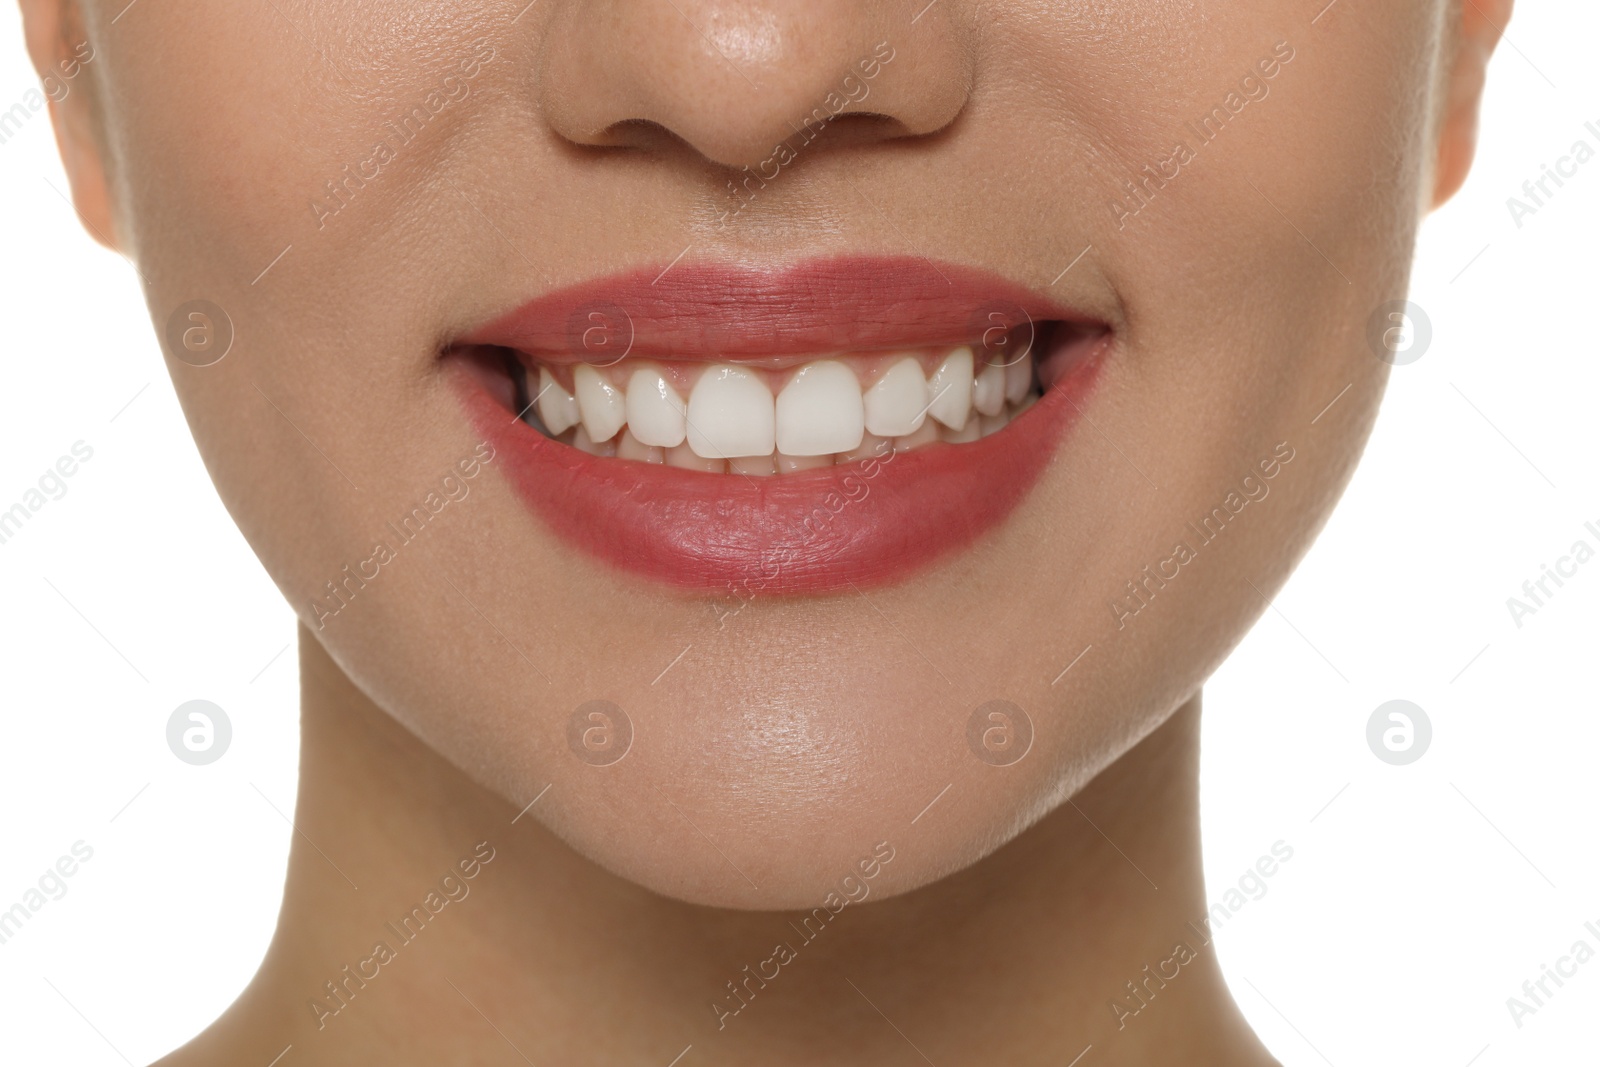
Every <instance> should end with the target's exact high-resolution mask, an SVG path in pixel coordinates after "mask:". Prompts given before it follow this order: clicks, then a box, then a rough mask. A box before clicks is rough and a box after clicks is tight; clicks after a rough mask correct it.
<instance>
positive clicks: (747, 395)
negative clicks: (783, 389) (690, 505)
mask: <svg viewBox="0 0 1600 1067" xmlns="http://www.w3.org/2000/svg"><path fill="white" fill-rule="evenodd" d="M687 421H688V424H689V427H688V442H689V447H690V448H692V449H693V450H694V453H695V455H697V456H704V457H705V458H707V459H729V458H732V457H735V456H767V455H771V454H772V451H773V448H774V446H775V445H776V443H777V412H776V409H775V407H774V405H773V401H772V390H771V389H768V388H767V383H766V382H764V381H762V380H761V378H760V377H759V376H757V375H756V374H755V373H753V372H751V371H748V370H746V369H745V368H743V367H733V366H728V365H726V364H724V365H721V366H716V367H712V368H710V369H709V370H707V371H705V372H704V373H703V374H701V375H700V380H699V381H698V382H696V383H695V385H694V389H693V390H691V391H690V393H689V411H688V415H687Z"/></svg>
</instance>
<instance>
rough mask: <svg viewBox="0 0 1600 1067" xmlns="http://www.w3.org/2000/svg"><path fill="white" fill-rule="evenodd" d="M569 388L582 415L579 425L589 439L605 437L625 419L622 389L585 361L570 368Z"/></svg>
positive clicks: (615, 431) (625, 410)
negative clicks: (570, 381)
mask: <svg viewBox="0 0 1600 1067" xmlns="http://www.w3.org/2000/svg"><path fill="white" fill-rule="evenodd" d="M572 386H573V389H572V391H573V392H574V393H575V394H577V398H578V412H579V414H580V415H582V417H583V428H584V429H585V430H587V431H588V433H589V437H590V439H591V440H595V441H609V440H611V439H612V438H613V437H615V436H616V435H617V431H618V430H620V429H622V427H623V424H624V423H626V422H627V421H628V411H627V405H626V402H625V401H624V399H623V396H622V391H621V390H620V389H618V388H617V387H616V386H614V385H612V384H611V383H610V382H608V381H606V380H605V379H604V378H602V377H600V372H599V371H597V370H595V369H594V368H593V367H591V366H589V365H588V364H587V363H580V364H578V366H577V368H576V369H574V370H573V372H572Z"/></svg>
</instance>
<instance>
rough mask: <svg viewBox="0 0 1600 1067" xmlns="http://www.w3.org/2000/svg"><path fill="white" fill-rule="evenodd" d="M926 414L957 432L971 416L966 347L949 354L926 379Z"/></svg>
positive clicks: (969, 361) (969, 357) (969, 356)
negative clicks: (927, 403)
mask: <svg viewBox="0 0 1600 1067" xmlns="http://www.w3.org/2000/svg"><path fill="white" fill-rule="evenodd" d="M928 400H929V406H928V414H930V415H932V416H933V417H934V418H936V419H938V420H939V421H940V422H942V423H944V424H945V425H946V426H948V427H950V428H951V429H952V430H959V429H961V428H962V427H964V426H966V424H967V416H968V415H970V414H972V349H970V348H968V347H967V346H966V345H962V346H961V347H960V348H958V349H956V350H955V351H953V352H951V353H950V354H949V355H948V356H946V357H944V362H943V363H941V364H939V369H938V370H936V371H934V372H933V377H932V378H929V379H928Z"/></svg>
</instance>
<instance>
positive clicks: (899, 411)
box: [864, 357, 928, 437]
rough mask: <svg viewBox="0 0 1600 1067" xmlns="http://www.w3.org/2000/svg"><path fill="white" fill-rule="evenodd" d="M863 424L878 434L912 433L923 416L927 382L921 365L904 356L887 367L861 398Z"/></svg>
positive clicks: (890, 435) (896, 434)
mask: <svg viewBox="0 0 1600 1067" xmlns="http://www.w3.org/2000/svg"><path fill="white" fill-rule="evenodd" d="M864 405H865V410H866V427H867V429H868V430H870V431H871V432H872V433H875V434H877V435H878V436H880V437H903V436H905V435H906V434H909V433H915V432H916V431H917V429H918V428H919V427H920V426H921V425H922V420H923V419H924V418H926V417H927V416H926V412H927V408H928V383H927V380H926V379H924V378H923V376H922V364H920V363H918V362H917V361H916V360H915V359H912V358H909V357H907V358H906V359H902V360H901V361H900V362H898V363H896V364H895V365H894V366H892V367H890V368H889V369H888V371H886V372H885V373H884V375H883V377H881V378H879V379H878V380H877V382H876V383H875V384H874V385H873V386H872V388H871V389H868V390H867V395H866V397H865V398H864Z"/></svg>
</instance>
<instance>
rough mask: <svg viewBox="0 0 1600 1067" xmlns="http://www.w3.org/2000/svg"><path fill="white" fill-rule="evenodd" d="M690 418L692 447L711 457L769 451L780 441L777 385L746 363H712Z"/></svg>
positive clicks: (699, 386) (695, 395) (702, 378)
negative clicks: (770, 384) (770, 386)
mask: <svg viewBox="0 0 1600 1067" xmlns="http://www.w3.org/2000/svg"><path fill="white" fill-rule="evenodd" d="M582 399H583V398H582V396H581V395H580V396H579V403H580V404H581V403H582ZM687 418H688V423H689V428H688V429H689V432H688V441H689V447H690V448H692V449H694V452H695V455H698V456H704V457H705V458H707V459H730V458H733V457H736V456H768V455H771V454H772V451H773V447H774V445H775V444H776V441H777V426H776V423H777V416H776V409H775V407H774V405H773V400H772V390H770V389H768V388H767V383H766V382H764V381H762V380H761V378H760V377H759V376H758V375H756V374H755V373H754V372H753V371H749V370H746V369H744V368H743V367H729V366H720V367H712V368H711V369H710V370H708V371H706V372H705V373H704V374H702V375H700V380H699V381H698V382H696V383H695V386H694V389H693V391H691V392H690V393H689V411H688V416H687Z"/></svg>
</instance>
